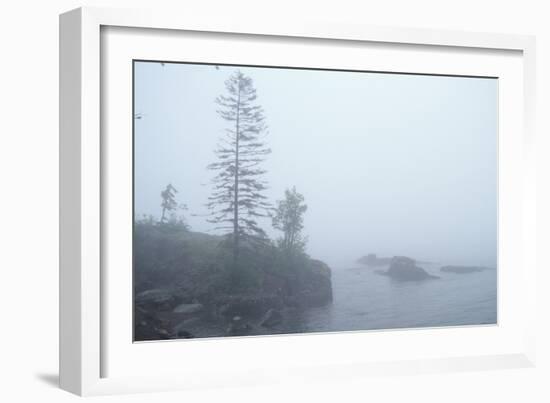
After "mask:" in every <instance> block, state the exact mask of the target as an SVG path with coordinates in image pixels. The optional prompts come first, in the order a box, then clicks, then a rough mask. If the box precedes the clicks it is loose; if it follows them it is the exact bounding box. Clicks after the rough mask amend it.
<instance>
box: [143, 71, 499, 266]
mask: <svg viewBox="0 0 550 403" xmlns="http://www.w3.org/2000/svg"><path fill="white" fill-rule="evenodd" d="M236 69H239V70H241V71H242V72H243V73H244V74H246V75H248V76H250V77H251V78H252V79H253V81H254V86H255V88H256V89H257V92H258V103H259V104H260V105H262V106H263V108H264V110H265V116H266V120H267V124H268V126H269V133H268V134H267V137H266V141H267V144H268V146H269V147H270V148H271V149H272V153H271V154H270V155H268V156H267V158H266V161H265V162H264V164H263V167H265V169H266V170H267V173H266V175H265V177H264V179H265V180H266V181H267V182H268V183H269V189H268V191H267V192H266V193H265V194H266V196H268V197H269V199H270V201H271V202H273V203H274V202H275V201H276V200H279V199H281V198H282V197H283V195H284V190H285V189H286V188H290V187H292V186H296V188H297V190H298V191H299V192H300V193H302V194H303V195H304V197H305V202H306V204H307V205H308V210H307V212H306V214H305V229H304V233H305V234H306V235H307V236H308V240H309V241H308V244H307V253H308V254H309V255H310V256H311V257H313V258H316V259H320V260H323V261H326V262H327V263H328V264H329V265H331V266H332V267H333V268H334V269H338V268H343V267H347V266H349V265H350V264H351V263H352V262H354V261H355V260H356V259H358V258H359V257H361V256H362V255H365V254H367V253H377V254H378V255H380V256H393V255H405V256H410V257H413V258H417V259H419V260H430V261H436V262H444V263H456V264H479V265H491V266H494V265H495V264H496V253H497V120H498V115H497V107H498V104H497V90H498V81H497V80H496V79H488V78H464V77H442V76H427V75H426V76H424V75H402V74H381V73H363V72H335V71H313V70H297V69H283V68H280V69H279V68H262V67H234V66H211V65H193V64H174V63H168V62H167V63H165V64H164V65H162V64H161V63H156V62H135V76H134V80H135V81H134V86H135V87H134V88H135V94H134V95H135V96H134V101H135V105H134V111H135V113H136V114H139V116H140V119H136V120H134V122H135V131H134V135H135V154H134V158H135V164H134V166H135V172H134V174H135V179H134V180H135V214H136V218H139V217H140V216H142V215H143V214H146V215H149V214H150V215H153V216H155V217H159V216H160V213H161V208H160V201H161V200H160V192H161V190H163V189H164V188H165V187H166V185H167V184H168V183H171V184H172V185H173V186H174V187H175V188H176V189H177V190H178V191H179V193H178V194H177V199H178V201H179V202H180V203H185V204H186V205H187V206H188V210H187V211H185V212H184V215H185V218H186V220H187V222H188V223H189V224H190V226H191V229H192V230H193V231H201V232H209V233H216V232H213V231H212V228H213V225H212V224H209V223H208V222H207V221H206V217H204V215H205V214H207V212H208V210H207V208H206V207H205V204H206V202H207V198H208V196H209V194H210V190H211V188H210V185H209V183H210V180H211V179H212V177H213V176H214V172H212V171H210V170H207V169H206V166H207V165H208V164H210V163H212V162H214V161H215V160H216V156H215V154H214V149H215V146H216V144H217V143H218V141H219V139H220V138H221V137H222V136H223V135H224V132H223V129H224V128H225V127H226V123H225V122H224V121H223V120H222V119H221V118H220V117H219V116H218V115H217V113H216V109H217V106H216V104H215V103H214V100H215V98H216V97H217V96H219V95H221V94H224V93H225V86H224V81H225V80H226V79H227V78H228V77H229V75H230V74H231V73H232V72H233V71H235V70H236ZM193 214H196V215H197V216H194V215H193ZM262 224H263V225H262V227H263V228H264V230H266V232H267V233H268V235H269V236H270V237H272V238H276V237H277V236H279V233H278V232H277V231H276V230H274V229H273V228H272V227H271V222H270V220H265V221H263V222H262Z"/></svg>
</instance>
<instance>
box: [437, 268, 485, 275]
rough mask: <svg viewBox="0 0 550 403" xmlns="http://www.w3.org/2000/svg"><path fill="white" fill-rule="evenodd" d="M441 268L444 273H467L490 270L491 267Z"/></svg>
mask: <svg viewBox="0 0 550 403" xmlns="http://www.w3.org/2000/svg"><path fill="white" fill-rule="evenodd" d="M439 270H440V271H442V272H444V273H456V274H467V273H478V272H480V271H485V270H490V268H489V267H483V266H443V267H442V268H440V269H439Z"/></svg>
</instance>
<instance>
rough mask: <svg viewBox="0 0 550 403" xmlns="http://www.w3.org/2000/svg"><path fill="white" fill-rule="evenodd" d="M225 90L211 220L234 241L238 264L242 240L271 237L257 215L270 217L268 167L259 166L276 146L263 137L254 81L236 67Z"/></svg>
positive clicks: (214, 165)
mask: <svg viewBox="0 0 550 403" xmlns="http://www.w3.org/2000/svg"><path fill="white" fill-rule="evenodd" d="M225 88H226V91H227V92H226V94H225V95H220V96H219V97H218V98H217V99H216V103H217V105H218V106H219V109H218V111H217V112H218V115H219V116H220V117H221V118H222V119H224V120H225V121H226V122H227V128H226V129H225V135H224V136H223V137H222V139H221V140H220V143H219V144H218V148H217V149H216V151H215V153H216V156H217V161H216V162H214V163H212V164H210V165H209V166H208V169H211V170H214V171H216V172H217V174H216V176H215V177H214V178H213V180H212V183H213V191H212V194H211V196H210V197H209V198H208V203H207V207H208V208H209V209H210V211H211V218H210V219H209V221H210V222H211V223H215V224H217V227H216V229H218V230H222V231H225V232H226V233H227V234H228V236H229V238H230V240H231V241H232V243H231V245H232V250H233V263H234V265H235V266H236V265H237V264H238V261H239V253H240V248H242V245H243V241H244V242H246V244H256V243H258V242H263V241H265V240H266V238H267V237H266V234H265V232H264V230H263V229H262V228H260V226H259V224H258V221H257V219H258V218H259V217H267V216H268V215H269V214H268V213H269V209H270V208H271V206H270V204H269V202H268V201H267V198H266V197H265V196H264V195H263V191H264V190H265V189H266V188H267V187H266V182H265V181H264V180H262V176H263V175H264V174H265V173H266V171H265V170H264V169H262V168H261V166H260V165H261V163H262V162H263V161H264V158H265V156H266V155H268V154H269V153H270V152H271V150H270V149H269V148H268V147H267V146H266V145H265V143H264V141H263V135H264V134H265V133H266V131H267V126H266V124H265V116H264V112H263V109H262V107H261V106H260V105H258V104H257V103H256V99H257V95H256V89H255V88H254V86H253V82H252V79H251V78H250V77H247V76H245V75H244V74H243V73H241V72H240V71H236V72H235V73H233V74H232V75H231V76H230V77H229V79H228V80H226V82H225Z"/></svg>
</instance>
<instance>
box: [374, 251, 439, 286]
mask: <svg viewBox="0 0 550 403" xmlns="http://www.w3.org/2000/svg"><path fill="white" fill-rule="evenodd" d="M377 273H378V274H382V275H384V276H388V277H390V278H392V279H393V280H398V281H421V280H430V279H438V278H439V277H438V276H434V275H431V274H429V273H428V272H427V271H426V270H424V269H423V268H422V267H418V266H417V265H416V262H415V261H414V259H411V258H409V257H405V256H394V257H393V258H391V260H390V266H389V268H388V269H387V270H385V271H383V270H377Z"/></svg>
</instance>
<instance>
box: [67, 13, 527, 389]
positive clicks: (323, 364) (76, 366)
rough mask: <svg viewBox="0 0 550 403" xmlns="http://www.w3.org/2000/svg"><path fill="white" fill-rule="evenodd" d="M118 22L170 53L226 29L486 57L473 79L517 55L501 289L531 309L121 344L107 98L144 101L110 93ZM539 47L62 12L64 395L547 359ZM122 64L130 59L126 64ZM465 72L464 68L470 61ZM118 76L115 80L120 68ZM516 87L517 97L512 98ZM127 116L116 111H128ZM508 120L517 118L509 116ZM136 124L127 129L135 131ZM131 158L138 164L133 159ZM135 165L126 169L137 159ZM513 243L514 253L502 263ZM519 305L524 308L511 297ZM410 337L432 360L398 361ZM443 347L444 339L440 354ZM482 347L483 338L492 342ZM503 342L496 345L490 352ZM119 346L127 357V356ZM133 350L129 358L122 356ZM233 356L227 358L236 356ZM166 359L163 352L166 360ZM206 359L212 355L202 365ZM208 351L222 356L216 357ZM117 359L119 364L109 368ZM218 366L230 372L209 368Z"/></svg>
mask: <svg viewBox="0 0 550 403" xmlns="http://www.w3.org/2000/svg"><path fill="white" fill-rule="evenodd" d="M109 27H118V28H117V29H121V30H124V29H129V30H130V31H126V32H125V33H124V35H126V36H128V35H130V36H132V35H133V34H132V32H133V31H132V29H148V30H150V29H154V30H156V31H155V32H157V33H161V34H160V35H159V36H158V37H157V39H155V38H152V39H151V40H150V41H151V42H150V43H149V45H151V43H152V44H153V45H154V44H155V41H158V44H161V42H162V41H163V39H162V38H161V37H162V32H164V33H171V34H170V35H169V36H170V37H171V39H170V38H168V39H166V40H165V43H164V44H163V45H161V46H158V47H159V48H166V49H167V52H169V50H170V46H171V44H172V41H173V40H178V34H177V33H178V32H179V33H182V34H184V33H185V32H193V33H194V35H195V36H197V35H198V36H199V37H200V35H201V34H200V33H204V34H207V33H216V34H217V35H218V36H220V37H223V36H224V35H226V36H228V37H229V36H231V35H240V36H242V37H252V38H254V41H260V42H261V41H262V40H270V41H271V42H278V41H280V42H285V41H295V42H296V43H300V44H301V45H307V44H308V43H310V42H308V41H317V40H318V41H330V44H328V45H327V46H332V47H333V49H335V50H337V48H338V46H343V45H345V44H346V43H348V44H356V45H358V46H361V45H362V44H365V45H366V44H373V43H374V44H380V45H382V46H385V45H388V46H390V45H392V46H396V49H397V50H396V52H397V53H399V52H403V51H405V50H406V49H405V48H407V47H410V48H414V49H416V50H417V51H421V52H424V51H426V52H430V51H432V50H433V51H434V52H448V53H449V52H450V53H451V54H452V58H453V60H455V61H460V59H461V58H462V57H464V58H466V56H463V53H461V52H464V54H466V53H468V54H472V55H473V56H472V57H473V58H478V57H481V59H479V61H478V62H476V63H477V64H475V65H474V64H471V65H470V64H468V63H469V62H468V63H464V65H463V66H461V67H460V68H461V69H463V70H461V71H465V72H468V71H470V69H473V70H472V74H473V75H475V74H481V73H480V72H481V71H487V74H488V75H491V74H489V73H490V72H491V71H492V69H494V71H498V69H499V67H498V64H499V60H500V59H495V60H496V61H494V63H493V62H491V61H490V60H489V59H487V65H486V67H484V66H483V65H482V64H483V63H485V62H484V60H485V59H483V57H484V55H486V54H489V56H490V54H492V53H495V54H499V52H504V53H505V52H511V54H512V53H513V55H514V57H513V61H510V63H509V66H510V68H509V69H508V67H507V68H506V69H507V70H506V71H504V70H502V71H503V73H502V74H504V75H505V76H506V77H508V78H506V80H508V81H506V82H509V83H510V86H508V85H507V84H506V85H505V86H504V87H503V88H504V89H505V91H503V92H504V93H503V95H502V97H504V98H503V99H502V100H503V102H504V103H502V104H501V107H502V108H504V111H505V112H506V114H505V115H506V118H505V119H506V120H502V121H501V123H502V122H503V123H504V126H502V127H501V128H500V129H501V130H502V132H503V133H504V134H503V136H505V137H504V140H503V141H501V143H500V155H499V167H500V169H499V175H500V176H499V188H500V192H499V194H500V197H502V196H503V194H504V195H507V196H508V195H509V197H507V199H506V200H511V201H510V202H508V201H507V202H506V203H504V204H501V205H499V230H500V231H505V232H506V234H504V235H501V233H500V232H499V237H500V238H499V265H500V264H504V265H505V266H506V265H508V266H510V273H511V277H509V281H508V280H506V279H507V278H508V277H505V278H504V280H505V281H504V282H501V284H500V285H499V296H500V295H501V293H500V287H503V289H505V290H507V288H505V287H511V285H512V284H513V285H514V291H513V295H512V293H511V292H504V294H503V296H502V297H500V298H501V301H499V314H500V309H501V307H502V306H505V307H506V306H511V303H510V302H514V301H518V300H521V304H517V307H516V308H514V310H515V311H514V313H513V317H512V316H511V317H510V320H508V318H505V320H504V321H501V320H499V326H496V327H490V328H483V329H451V330H449V331H441V329H439V330H438V329H424V330H421V331H414V332H407V331H392V332H368V333H362V332H351V333H350V334H346V335H334V334H332V335H321V336H319V335H312V336H310V335H295V336H276V337H257V338H242V339H234V340H223V341H222V340H210V341H193V342H192V343H188V344H186V345H184V344H181V343H177V342H174V343H145V344H141V345H140V346H141V347H138V348H137V349H136V348H135V347H136V346H134V345H132V343H131V340H128V339H127V338H124V337H123V338H122V341H117V340H119V339H121V337H117V334H118V335H120V334H123V332H124V330H121V331H119V330H118V329H117V327H116V326H115V325H114V324H116V323H118V322H119V321H118V319H117V318H119V319H120V323H125V322H124V321H123V319H124V318H122V317H121V316H120V315H123V314H120V313H113V312H126V311H125V309H126V308H127V307H126V306H123V305H120V306H118V307H115V308H116V310H115V309H114V308H113V307H114V305H112V304H111V302H108V301H111V300H112V298H111V299H109V298H108V296H109V292H110V291H109V288H111V289H112V287H116V285H115V284H119V285H120V284H122V283H114V282H113V284H110V286H109V287H106V283H105V281H106V279H109V281H112V279H111V277H110V276H109V273H108V272H105V270H106V267H109V264H108V263H109V262H108V259H110V257H108V256H107V255H108V254H106V251H107V250H108V247H107V246H108V245H107V244H106V240H105V236H104V231H105V229H104V228H106V227H109V225H108V222H106V220H109V216H108V215H106V214H105V211H103V212H102V209H105V207H106V206H109V203H110V202H109V196H107V193H108V192H107V191H109V189H110V188H109V186H108V182H109V180H111V179H109V178H110V175H111V176H113V172H114V171H110V169H115V168H108V167H112V164H106V161H108V158H109V157H108V155H107V154H108V153H106V147H109V150H110V152H113V150H115V151H116V150H117V148H116V146H115V148H111V147H112V142H111V141H110V138H111V137H109V138H108V139H105V138H104V137H102V133H103V134H104V133H106V132H109V129H110V126H109V125H110V124H111V123H109V122H107V119H106V116H107V115H109V113H111V111H110V110H107V111H106V110H104V109H103V108H105V107H106V106H105V105H106V102H105V101H106V100H108V101H109V105H110V106H112V105H113V100H116V99H118V98H116V96H115V97H114V98H112V97H111V95H110V94H112V93H113V91H114V93H115V95H116V94H118V95H120V94H125V95H124V97H126V99H127V98H128V96H131V95H130V94H128V93H127V91H126V90H125V89H124V87H120V88H118V87H117V88H116V89H114V90H112V89H111V88H110V87H109V85H110V84H108V83H105V82H104V80H102V74H106V71H104V70H103V69H104V68H105V66H104V64H102V63H103V62H104V61H102V57H106V56H107V57H108V56H109V53H108V52H105V50H104V49H102V47H105V44H106V42H105V41H106V39H105V37H102V32H105V31H106V30H107V31H108V30H109ZM135 32H138V31H135ZM149 32H150V31H149ZM124 35H123V36H124ZM145 35H146V33H145ZM174 38H175V39H174ZM110 41H111V40H110ZM111 43H115V42H114V41H113V42H109V46H111ZM285 43H286V42H285ZM323 43H324V42H323ZM144 46H145V45H144ZM124 47H126V46H124ZM129 48H131V47H129ZM119 49H122V48H119ZM359 51H360V50H359ZM534 52H535V40H534V38H533V37H530V36H521V35H506V34H487V33H468V32H455V31H443V30H436V31H428V30H417V29H409V28H382V27H365V26H350V25H342V24H330V23H323V22H313V21H312V22H306V23H304V22H299V23H291V22H284V23H282V22H273V21H269V20H262V19H257V20H254V21H250V20H246V21H244V20H243V21H239V20H235V19H233V20H231V21H225V20H224V21H221V20H220V21H215V20H212V19H198V18H195V17H194V16H192V15H178V14H171V13H168V12H166V13H164V12H155V11H151V10H118V9H103V8H80V9H77V10H73V11H70V12H68V13H65V14H63V15H61V17H60V384H61V387H62V388H63V389H66V390H68V391H71V392H73V393H76V394H79V395H97V394H114V393H134V392H140V391H161V390H171V389H185V388H197V387H214V386H224V385H229V384H231V385H250V384H256V383H263V382H293V381H296V380H304V379H334V378H338V379H342V378H344V377H358V376H368V375H371V374H388V375H395V374H410V373H419V372H445V371H465V370H480V369H492V368H510V367H527V366H532V365H534V362H535V346H534V338H535V334H534V329H535V325H536V323H535V317H534V312H535V311H536V309H535V295H534V291H535V288H536V271H537V266H536V260H535V256H536V251H535V243H536V242H535V230H534V229H535V224H536V210H535V207H536V206H535V160H534V151H535V149H536V145H535V132H534V101H535V96H534V92H535V71H534V69H535V61H534V57H535V54H534ZM117 54H119V55H120V54H122V53H120V52H118V53H117ZM476 55H477V56H476ZM124 57H132V55H131V54H130V53H128V54H125V55H124ZM255 57H257V58H260V57H262V56H261V55H256V56H255ZM427 57H428V58H430V57H432V59H433V61H434V63H433V67H432V68H431V69H430V70H429V71H426V67H425V66H424V67H421V66H419V67H416V68H417V69H422V71H423V72H425V73H433V74H437V73H438V72H439V73H447V71H446V70H445V69H446V67H445V63H442V64H438V63H437V60H436V59H435V58H433V56H427ZM113 59H114V57H113ZM396 60H398V59H396ZM428 60H429V59H428ZM472 60H473V59H472ZM121 63H124V60H122V61H121ZM265 63H269V61H267V62H265ZM333 63H338V62H337V61H336V62H333ZM480 63H482V64H481V65H480ZM506 63H508V62H506ZM457 64H458V65H461V63H457ZM503 64H505V63H504V62H503ZM469 66H474V67H469ZM115 67H116V66H115ZM107 68H110V67H107ZM414 68H415V67H414V66H413V67H411V66H409V67H406V66H399V65H396V66H395V70H396V71H407V70H408V69H414ZM457 68H458V67H457ZM115 69H116V68H115ZM503 69H504V67H503ZM108 71H109V74H111V70H108ZM453 71H454V70H453ZM118 81H120V80H118ZM118 81H117V82H118ZM122 81H124V80H122ZM113 88H115V87H114V86H113ZM508 88H510V91H508V90H507V89H508ZM106 94H107V95H106ZM514 95H516V96H514ZM104 97H107V98H104ZM124 97H123V98H124ZM512 98H513V99H512ZM518 99H519V100H518ZM110 106H109V107H110ZM113 108H115V109H116V108H117V106H116V105H115V106H113ZM125 108H126V109H127V105H126V106H124V105H122V106H121V109H116V110H117V111H120V110H125ZM115 109H114V110H115ZM115 115H116V112H115ZM501 115H504V114H502V113H501ZM126 118H127V117H126ZM503 119H504V118H503ZM115 124H116V123H115ZM122 129H123V130H124V127H122ZM501 140H502V139H501ZM119 147H125V144H124V143H120V145H119ZM119 150H120V148H119ZM130 158H131V157H130ZM125 161H126V162H128V160H127V159H126V160H125ZM121 165H124V162H123V163H122V164H121ZM126 165H127V164H126ZM122 178H124V176H122ZM518 189H519V190H518ZM499 201H500V200H499ZM109 208H111V207H109ZM512 232H513V234H512ZM512 241H513V242H514V244H516V245H514V247H513V248H503V245H504V246H510V245H511V243H512ZM503 243H504V244H503ZM501 249H504V250H503V252H502V253H503V254H502V255H501V252H500V250H501ZM514 276H517V277H514ZM514 279H521V281H520V282H518V281H513V280H514ZM506 284H508V285H506ZM512 298H513V300H514V301H510V299H512ZM502 299H504V300H502ZM126 302H128V301H126ZM501 303H502V304H505V305H501ZM506 304H508V305H506ZM128 312H130V311H128ZM117 315H119V316H117ZM520 317H521V320H520V319H519V318H520ZM108 318H110V319H108ZM113 318H114V320H113ZM107 327H108V328H109V329H110V330H109V331H107V330H108V329H106V328H107ZM113 333H115V336H113ZM404 338H406V341H407V342H408V343H410V346H415V347H416V349H417V350H419V352H418V353H415V354H408V353H407V352H406V351H404V350H403V351H401V350H400V349H399V348H396V349H395V350H394V351H393V353H392V354H389V351H390V348H391V346H392V345H394V346H395V345H403V341H404V340H405V339H404ZM435 340H443V341H442V342H441V343H439V344H438V345H437V346H435V345H434V341H435ZM453 340H454V341H457V340H460V341H462V343H463V348H461V349H453V350H451V349H448V348H447V347H446V346H447V345H449V343H452V341H453ZM476 340H479V343H477V342H476ZM116 343H121V344H116ZM128 343H129V344H128ZM446 343H447V344H446ZM342 345H355V346H361V345H364V346H376V347H377V350H378V351H379V354H378V355H377V354H375V351H374V350H373V351H370V352H368V348H365V350H366V351H367V352H365V353H364V354H363V355H362V354H353V353H352V352H351V350H350V351H346V350H345V349H344V350H341V349H340V348H339V346H342ZM476 345H477V346H476ZM490 345H493V347H492V348H490V347H489V346H490ZM143 346H148V347H143ZM218 346H220V347H218ZM432 347H433V348H432ZM183 348H185V349H186V351H185V354H186V357H187V360H188V361H187V363H186V364H185V365H181V364H178V363H177V360H176V363H173V362H172V363H170V365H166V367H167V370H166V371H146V370H144V371H132V366H133V367H135V362H133V359H134V358H133V357H138V355H139V357H140V358H139V360H140V362H143V363H144V366H145V367H146V366H149V365H150V366H151V367H154V365H156V366H157V367H154V368H158V364H159V362H160V363H162V362H163V361H162V360H164V362H166V363H168V360H167V358H166V357H168V354H170V355H172V356H173V355H174V354H176V355H177V354H179V353H182V349H183ZM146 349H147V351H145V350H146ZM113 351H117V354H114V353H113ZM119 351H121V352H123V353H118V352H119ZM285 351H286V352H290V354H289V355H290V356H292V359H289V358H284V357H283V355H284V354H282V353H283V352H285ZM318 351H324V352H326V354H324V355H322V356H319V355H318V354H316V352H318ZM268 352H271V353H268ZM220 354H222V356H221V357H222V358H221V359H220V358H218V359H216V358H215V357H220ZM223 354H226V355H225V356H223ZM153 356H154V357H156V358H155V359H154V358H152V357H153ZM260 356H263V357H264V360H263V361H265V362H264V363H262V364H261V365H260V363H259V361H258V357H260ZM201 357H202V358H203V359H202V363H200V365H199V361H201ZM204 357H208V359H207V360H204ZM266 358H267V359H266ZM222 359H223V360H225V362H228V361H229V362H231V365H222V364H223V362H222ZM117 360H118V361H117ZM155 360H156V361H155ZM216 360H218V361H216ZM231 360H232V361H231ZM108 362H109V365H107V363H108ZM117 362H118V363H123V362H127V363H129V364H128V365H126V366H124V365H123V364H120V365H118V364H117ZM190 362H191V363H192V365H191V366H192V367H193V366H194V368H195V369H197V370H196V371H195V370H194V371H189V370H186V368H185V367H186V366H187V367H189V363H190ZM111 364H112V365H111ZM115 364H116V366H115ZM111 366H112V368H113V369H112V368H111ZM114 368H116V370H114ZM209 368H216V369H215V370H209ZM154 372H157V373H156V374H155V373H154Z"/></svg>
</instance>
